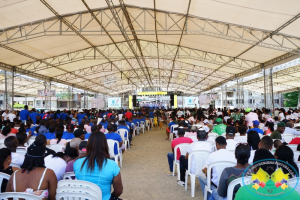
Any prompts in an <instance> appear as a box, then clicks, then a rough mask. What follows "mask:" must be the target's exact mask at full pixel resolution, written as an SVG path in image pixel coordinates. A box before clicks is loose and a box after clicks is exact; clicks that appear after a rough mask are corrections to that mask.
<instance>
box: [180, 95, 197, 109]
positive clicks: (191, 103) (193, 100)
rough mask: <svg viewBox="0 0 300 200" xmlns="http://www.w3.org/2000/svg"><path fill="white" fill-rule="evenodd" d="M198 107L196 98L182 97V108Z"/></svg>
mask: <svg viewBox="0 0 300 200" xmlns="http://www.w3.org/2000/svg"><path fill="white" fill-rule="evenodd" d="M195 104H196V106H197V107H198V97H184V106H183V107H195Z"/></svg>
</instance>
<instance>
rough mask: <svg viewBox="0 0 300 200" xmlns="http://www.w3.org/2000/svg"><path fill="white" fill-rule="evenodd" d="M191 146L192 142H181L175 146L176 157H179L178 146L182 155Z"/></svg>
mask: <svg viewBox="0 0 300 200" xmlns="http://www.w3.org/2000/svg"><path fill="white" fill-rule="evenodd" d="M189 146H190V143H181V144H178V145H176V146H175V148H174V158H175V159H176V158H177V149H178V148H179V149H180V154H181V156H182V155H185V154H186V152H187V151H188V148H189Z"/></svg>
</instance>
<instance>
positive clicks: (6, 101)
mask: <svg viewBox="0 0 300 200" xmlns="http://www.w3.org/2000/svg"><path fill="white" fill-rule="evenodd" d="M4 79H5V80H4V83H5V85H4V88H5V90H4V107H3V108H4V110H6V109H7V103H8V92H7V71H4Z"/></svg>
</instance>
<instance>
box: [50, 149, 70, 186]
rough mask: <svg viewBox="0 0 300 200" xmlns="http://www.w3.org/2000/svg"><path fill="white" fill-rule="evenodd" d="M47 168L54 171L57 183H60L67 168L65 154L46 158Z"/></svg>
mask: <svg viewBox="0 0 300 200" xmlns="http://www.w3.org/2000/svg"><path fill="white" fill-rule="evenodd" d="M45 166H46V167H47V168H49V169H52V170H53V171H54V173H55V175H56V178H57V181H60V180H61V179H62V176H63V174H64V173H65V171H66V167H67V163H66V161H65V160H64V153H63V152H57V153H55V154H54V155H49V156H46V157H45Z"/></svg>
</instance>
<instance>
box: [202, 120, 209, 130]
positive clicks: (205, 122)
mask: <svg viewBox="0 0 300 200" xmlns="http://www.w3.org/2000/svg"><path fill="white" fill-rule="evenodd" d="M203 124H204V125H203V126H202V128H203V129H204V130H205V131H206V133H208V132H209V131H210V128H209V127H208V126H207V125H208V124H209V121H208V119H205V120H203Z"/></svg>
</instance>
